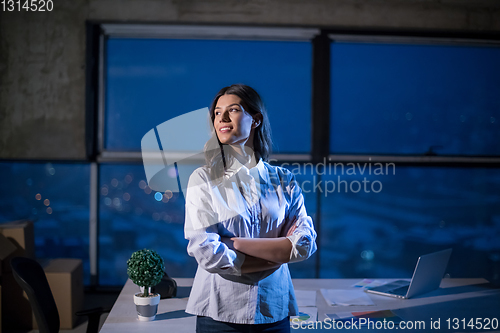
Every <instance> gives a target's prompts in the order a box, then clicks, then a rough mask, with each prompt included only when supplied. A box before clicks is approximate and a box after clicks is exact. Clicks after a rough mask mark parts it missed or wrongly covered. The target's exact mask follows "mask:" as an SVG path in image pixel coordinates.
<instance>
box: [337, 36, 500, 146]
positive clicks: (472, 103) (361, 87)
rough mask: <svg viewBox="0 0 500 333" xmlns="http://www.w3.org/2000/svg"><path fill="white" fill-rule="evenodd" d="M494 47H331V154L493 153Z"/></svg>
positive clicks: (499, 112) (499, 83) (496, 115)
mask: <svg viewBox="0 0 500 333" xmlns="http://www.w3.org/2000/svg"><path fill="white" fill-rule="evenodd" d="M498 59H500V48H499V47H470V46H438V45H432V46H430V45H427V46H426V45H388V44H359V43H332V45H331V80H332V83H331V99H332V101H331V123H330V124H331V129H330V132H331V137H330V151H331V152H332V153H355V154H416V155H423V154H431V155H432V154H442V155H500V145H499V144H498V143H499V142H500V99H499V98H498V96H500V61H498Z"/></svg>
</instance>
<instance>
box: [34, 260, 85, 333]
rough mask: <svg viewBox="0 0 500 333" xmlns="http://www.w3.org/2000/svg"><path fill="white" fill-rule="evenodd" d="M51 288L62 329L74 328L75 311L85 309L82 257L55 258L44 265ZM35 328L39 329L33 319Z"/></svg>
mask: <svg viewBox="0 0 500 333" xmlns="http://www.w3.org/2000/svg"><path fill="white" fill-rule="evenodd" d="M44 270H45V275H46V276H47V281H48V282H49V286H50V290H51V291H52V295H54V300H55V301H56V305H57V310H58V311H59V319H60V321H61V329H63V330H64V329H73V328H74V326H75V323H76V321H77V318H78V317H77V316H76V315H75V313H76V312H77V311H80V310H82V309H83V300H84V299H83V298H84V293H83V264H82V261H81V260H80V259H53V260H51V261H49V262H48V264H46V265H45V266H44ZM33 323H34V325H33V329H37V328H38V327H37V325H36V320H33Z"/></svg>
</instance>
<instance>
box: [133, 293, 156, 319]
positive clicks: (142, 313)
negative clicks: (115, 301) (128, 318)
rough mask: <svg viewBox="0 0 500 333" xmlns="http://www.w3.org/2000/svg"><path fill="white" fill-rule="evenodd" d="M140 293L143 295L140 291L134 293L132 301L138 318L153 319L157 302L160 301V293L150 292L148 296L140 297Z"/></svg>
mask: <svg viewBox="0 0 500 333" xmlns="http://www.w3.org/2000/svg"><path fill="white" fill-rule="evenodd" d="M141 295H143V293H142V292H141V293H137V294H135V295H134V303H135V306H136V308H137V316H138V317H139V320H140V321H151V320H155V317H156V312H157V311H158V304H159V303H160V294H154V295H152V294H151V295H150V296H148V297H140V296H141Z"/></svg>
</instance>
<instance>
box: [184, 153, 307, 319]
mask: <svg viewBox="0 0 500 333" xmlns="http://www.w3.org/2000/svg"><path fill="white" fill-rule="evenodd" d="M185 222H186V223H185V228H184V231H185V237H186V239H187V240H189V244H188V248H187V250H188V254H189V255H190V256H193V257H194V258H196V261H197V262H198V270H197V272H196V276H195V278H194V282H193V287H192V290H191V294H190V296H189V301H188V304H187V308H186V312H187V313H190V314H194V315H199V316H208V317H211V318H213V319H214V320H218V321H224V322H230V323H239V324H262V323H273V322H276V321H279V320H282V319H284V318H285V317H287V316H289V315H290V316H293V315H297V314H298V309H297V303H296V300H295V294H294V291H293V285H292V280H291V277H290V272H289V270H288V265H287V264H282V265H281V266H280V267H279V268H277V269H271V270H266V271H262V272H255V273H248V274H242V273H241V265H242V264H243V262H244V260H245V255H244V254H243V253H241V252H238V251H234V250H231V249H230V248H228V247H227V246H226V244H224V243H223V242H222V241H221V237H251V238H277V237H284V236H286V234H287V232H288V230H289V229H290V228H291V227H292V226H293V225H294V224H295V225H296V229H295V230H294V232H293V234H292V235H291V236H288V239H289V240H290V241H291V242H292V251H291V255H290V263H292V262H297V261H301V260H305V259H307V258H309V257H310V256H311V255H312V254H313V253H314V252H315V251H316V242H315V241H316V232H315V231H314V226H313V222H312V219H311V218H310V217H309V216H308V215H307V212H306V209H305V206H304V198H303V196H302V191H301V189H300V187H299V185H298V183H297V182H296V181H295V178H294V176H293V174H292V173H291V172H290V171H289V170H287V169H285V168H281V167H275V166H271V165H270V164H268V163H266V162H263V161H262V160H260V161H259V163H257V165H256V166H255V167H253V168H251V169H248V168H247V167H245V166H243V165H241V164H240V163H238V162H237V161H236V160H235V162H234V163H233V165H232V166H231V167H230V168H229V169H228V170H227V171H226V173H225V175H224V177H223V178H222V179H220V180H218V181H211V180H210V173H209V170H208V168H206V167H201V168H198V169H196V170H195V171H194V172H193V174H192V175H191V176H190V178H189V183H188V188H187V192H186V221H185Z"/></svg>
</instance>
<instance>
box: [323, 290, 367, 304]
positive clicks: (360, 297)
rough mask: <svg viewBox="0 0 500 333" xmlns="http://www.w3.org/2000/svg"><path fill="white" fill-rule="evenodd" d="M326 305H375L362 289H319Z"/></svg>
mask: <svg viewBox="0 0 500 333" xmlns="http://www.w3.org/2000/svg"><path fill="white" fill-rule="evenodd" d="M320 291H321V295H323V297H324V298H325V301H326V303H328V305H330V306H332V305H343V306H350V305H375V304H374V303H373V302H372V300H371V298H370V297H369V296H368V295H367V294H366V293H365V292H364V291H362V290H346V289H320Z"/></svg>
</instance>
